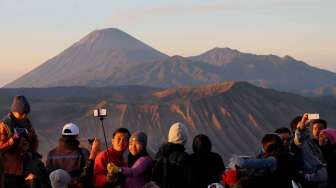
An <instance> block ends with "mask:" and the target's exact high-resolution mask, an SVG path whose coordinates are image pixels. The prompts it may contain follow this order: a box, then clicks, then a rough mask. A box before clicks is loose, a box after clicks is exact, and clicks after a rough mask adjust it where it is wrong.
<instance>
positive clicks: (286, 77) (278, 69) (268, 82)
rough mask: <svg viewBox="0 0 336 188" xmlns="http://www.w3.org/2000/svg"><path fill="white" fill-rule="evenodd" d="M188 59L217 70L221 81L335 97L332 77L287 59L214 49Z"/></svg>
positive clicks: (299, 62) (323, 71)
mask: <svg viewBox="0 0 336 188" xmlns="http://www.w3.org/2000/svg"><path fill="white" fill-rule="evenodd" d="M190 59H192V60H195V61H202V62H205V63H208V64H211V65H215V66H217V67H218V69H221V72H222V73H221V74H222V76H223V77H222V78H223V79H224V80H225V79H226V80H242V81H248V82H250V83H253V84H256V85H258V86H261V87H266V88H275V89H278V90H281V91H289V92H295V93H301V94H314V95H330V94H335V93H336V92H335V90H336V89H335V88H336V73H334V72H331V71H327V70H323V69H319V68H316V67H312V66H310V65H308V64H306V63H304V62H302V61H298V60H296V59H294V58H292V57H290V56H285V57H278V56H275V55H255V54H249V53H242V52H239V51H237V50H232V49H230V48H214V49H212V50H209V51H207V52H205V53H203V54H201V55H198V56H193V57H190ZM331 90H332V92H330V91H331Z"/></svg>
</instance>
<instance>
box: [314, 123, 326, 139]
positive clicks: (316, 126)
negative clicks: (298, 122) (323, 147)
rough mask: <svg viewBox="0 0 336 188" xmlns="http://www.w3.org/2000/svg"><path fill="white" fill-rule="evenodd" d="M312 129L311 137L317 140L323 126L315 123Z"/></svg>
mask: <svg viewBox="0 0 336 188" xmlns="http://www.w3.org/2000/svg"><path fill="white" fill-rule="evenodd" d="M312 127H313V129H312V134H313V137H314V138H315V139H318V138H319V135H320V132H321V130H322V129H323V127H324V126H323V125H322V124H321V123H315V124H314V125H313V126H312Z"/></svg>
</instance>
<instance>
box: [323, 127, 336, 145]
mask: <svg viewBox="0 0 336 188" xmlns="http://www.w3.org/2000/svg"><path fill="white" fill-rule="evenodd" d="M320 134H324V135H325V136H326V137H327V138H328V140H329V141H330V143H331V144H336V129H332V128H327V129H323V130H321V132H320Z"/></svg>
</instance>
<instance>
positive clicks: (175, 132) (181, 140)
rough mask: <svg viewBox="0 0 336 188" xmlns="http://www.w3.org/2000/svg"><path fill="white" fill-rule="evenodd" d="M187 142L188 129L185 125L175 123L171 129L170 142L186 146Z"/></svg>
mask: <svg viewBox="0 0 336 188" xmlns="http://www.w3.org/2000/svg"><path fill="white" fill-rule="evenodd" d="M187 140H188V135H187V127H186V126H185V124H183V123H180V122H176V123H174V124H173V125H172V126H171V127H170V129H169V133H168V142H170V143H174V144H182V145H185V144H186V143H187Z"/></svg>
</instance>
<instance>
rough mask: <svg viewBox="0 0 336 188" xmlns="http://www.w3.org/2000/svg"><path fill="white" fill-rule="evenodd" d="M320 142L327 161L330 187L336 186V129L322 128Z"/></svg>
mask: <svg viewBox="0 0 336 188" xmlns="http://www.w3.org/2000/svg"><path fill="white" fill-rule="evenodd" d="M319 144H320V146H321V150H322V153H323V156H324V158H325V160H326V162H327V170H328V176H329V178H328V188H332V187H336V129H331V128H327V129H323V130H321V132H320V136H319Z"/></svg>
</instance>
